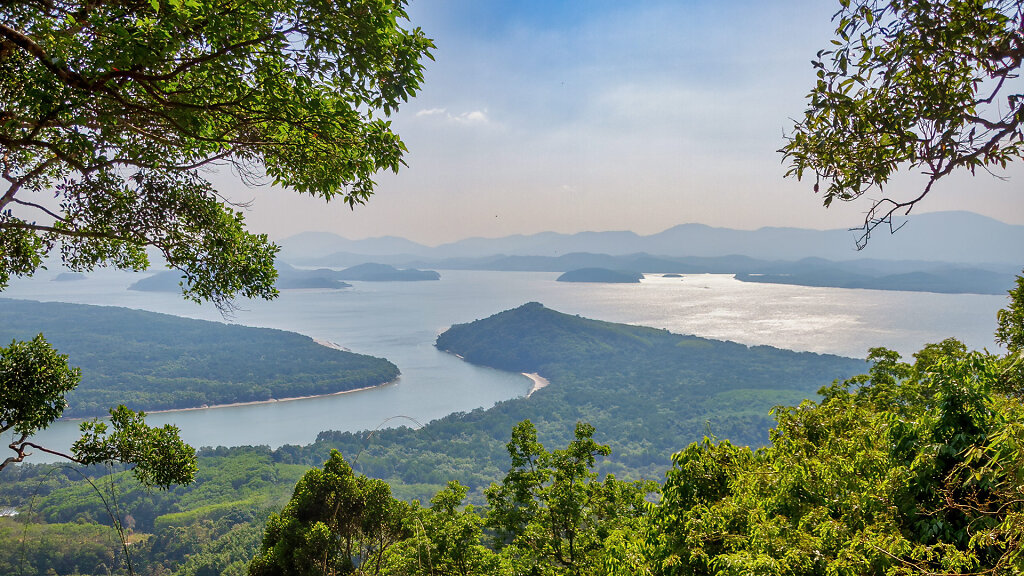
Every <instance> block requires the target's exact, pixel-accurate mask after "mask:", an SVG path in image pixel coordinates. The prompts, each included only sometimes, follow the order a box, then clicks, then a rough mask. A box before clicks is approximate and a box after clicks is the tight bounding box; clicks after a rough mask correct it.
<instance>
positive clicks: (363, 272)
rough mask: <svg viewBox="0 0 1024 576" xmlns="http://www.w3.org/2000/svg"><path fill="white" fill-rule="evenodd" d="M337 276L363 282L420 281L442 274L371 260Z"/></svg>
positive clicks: (436, 278)
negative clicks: (397, 266)
mask: <svg viewBox="0 0 1024 576" xmlns="http://www.w3.org/2000/svg"><path fill="white" fill-rule="evenodd" d="M335 278H338V279H341V280H357V281H361V282H418V281H421V280H440V279H441V275H440V274H438V273H437V272H435V271H433V270H417V269H415V268H395V267H394V266H389V265H387V264H375V263H372V262H369V263H366V264H359V265H358V266H352V267H350V268H345V269H344V270H342V271H341V272H337V273H335Z"/></svg>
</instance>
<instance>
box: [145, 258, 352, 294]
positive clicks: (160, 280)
mask: <svg viewBox="0 0 1024 576" xmlns="http://www.w3.org/2000/svg"><path fill="white" fill-rule="evenodd" d="M276 267H277V273H278V276H277V281H276V282H274V287H275V288H277V289H278V290H303V289H307V290H308V289H313V288H318V289H328V290H339V289H341V288H350V287H351V286H352V285H351V284H349V283H347V282H342V281H341V280H340V279H339V278H337V275H338V271H336V270H331V269H329V268H320V269H317V270H302V269H299V268H294V267H292V266H289V265H287V264H282V263H277V264H276ZM183 280H184V278H183V277H182V275H181V272H178V271H177V270H164V271H163V272H157V273H156V274H153V275H152V276H148V277H146V278H143V279H141V280H139V281H137V282H134V283H133V284H131V285H130V286H128V289H129V290H138V291H140V292H180V291H181V283H182V281H183Z"/></svg>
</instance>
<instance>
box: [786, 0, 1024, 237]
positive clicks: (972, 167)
mask: <svg viewBox="0 0 1024 576" xmlns="http://www.w3.org/2000/svg"><path fill="white" fill-rule="evenodd" d="M840 4H841V9H840V10H839V11H838V12H837V13H836V14H835V16H834V17H833V20H834V21H836V22H837V27H836V35H837V39H835V40H833V41H832V44H833V45H834V47H833V48H832V49H830V50H821V51H819V52H818V54H817V59H816V60H815V61H814V62H813V65H814V67H815V68H816V69H817V76H818V80H817V83H816V84H815V86H814V88H813V89H812V90H811V92H810V94H809V95H808V100H809V107H808V109H807V111H806V112H805V114H804V118H803V120H802V121H800V122H799V123H797V124H796V126H795V127H794V130H793V133H792V134H791V135H790V136H789V137H788V143H787V144H786V145H785V146H784V147H783V148H782V149H781V150H780V152H782V153H783V154H784V156H785V158H786V160H787V161H788V162H789V170H788V172H787V175H788V176H796V177H797V178H798V179H800V178H802V177H803V176H804V175H805V174H806V173H808V172H810V173H813V174H814V176H815V184H814V191H815V192H818V191H819V189H820V186H821V184H822V182H824V184H825V186H826V188H825V191H824V196H823V198H824V204H825V206H826V207H827V206H829V205H830V204H831V203H832V202H833V201H834V200H837V199H838V200H842V201H850V200H854V199H856V198H859V197H861V196H862V195H864V194H866V193H868V192H869V191H871V190H877V191H879V192H883V188H884V186H885V184H886V183H887V182H888V181H889V178H890V177H891V176H892V175H893V174H894V173H895V172H896V171H897V170H899V169H901V168H907V169H911V170H913V169H920V170H921V171H922V172H923V173H924V175H925V176H926V177H927V180H926V182H925V184H924V186H923V188H922V189H920V190H918V191H917V192H915V193H914V194H911V196H910V198H909V199H897V198H896V197H894V196H884V197H883V198H882V199H880V200H876V201H874V203H873V205H872V207H871V209H870V210H869V211H868V212H867V215H866V217H865V220H864V224H863V234H862V235H861V237H860V239H859V240H858V242H857V244H858V247H861V248H862V247H863V246H864V245H865V244H866V242H867V241H868V239H869V237H870V235H871V232H872V231H873V230H874V229H875V228H876V227H878V226H880V225H888V226H890V228H891V227H892V216H893V215H894V214H896V213H897V212H898V211H901V210H902V211H905V213H909V212H910V211H911V210H912V209H913V207H914V206H916V205H917V203H918V202H919V201H921V200H922V199H923V198H924V197H925V196H927V195H928V193H929V192H930V191H931V190H932V187H933V186H934V184H935V183H936V182H937V181H939V180H940V179H942V178H944V177H946V176H948V175H949V174H951V173H953V172H955V171H958V170H966V171H968V172H970V173H971V174H974V173H975V172H976V171H977V170H978V169H981V170H984V171H989V170H990V169H992V168H993V167H1004V168H1005V167H1006V165H1007V164H1008V163H1010V162H1012V161H1014V160H1019V159H1021V158H1022V157H1024V93H1022V91H1021V87H1020V85H1019V82H1018V80H1019V72H1020V69H1021V63H1022V62H1024V0H840ZM1015 82H1017V83H1016V84H1015Z"/></svg>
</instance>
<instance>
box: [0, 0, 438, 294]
mask: <svg viewBox="0 0 1024 576" xmlns="http://www.w3.org/2000/svg"><path fill="white" fill-rule="evenodd" d="M405 4H406V2H405V0H383V1H382V0H356V1H352V2H344V3H335V2H332V1H331V0H254V1H251V2H238V3H227V4H226V3H223V2H217V1H213V0H134V1H128V2H121V1H118V2H111V1H106V0H100V1H88V2H86V1H77V2H76V1H44V0H36V1H29V2H12V1H4V2H2V3H0V6H2V7H3V11H2V12H0V175H2V176H3V180H4V182H5V186H6V188H4V189H0V190H2V192H0V232H2V233H3V235H2V236H0V287H2V286H4V285H6V283H7V282H8V280H9V277H10V275H11V274H15V275H29V274H31V273H32V272H33V271H35V270H36V269H37V268H38V267H39V266H40V265H41V264H42V261H43V257H44V256H45V255H47V254H49V253H50V252H51V251H52V250H54V249H55V248H57V247H59V251H60V254H61V257H62V259H63V261H64V263H65V264H66V265H68V266H70V267H71V268H72V269H75V270H88V269H91V268H93V267H94V266H96V265H99V264H112V265H115V266H118V267H124V268H133V269H137V268H144V267H145V266H146V264H147V258H146V253H145V251H144V248H145V247H146V246H152V247H154V248H156V249H158V250H159V251H160V253H161V254H162V255H163V257H164V258H165V259H166V260H167V262H168V264H169V265H170V266H173V267H175V268H178V269H180V270H181V271H182V272H183V274H184V276H185V280H186V281H185V284H184V291H185V293H186V295H188V296H189V297H192V298H196V299H208V300H213V301H214V302H217V303H220V304H226V303H227V302H228V301H229V299H230V298H231V297H233V296H235V295H237V294H240V295H243V296H256V297H272V296H273V295H274V293H275V292H274V288H273V282H274V277H275V274H274V272H273V257H274V254H275V251H276V250H275V248H274V247H273V246H272V245H271V244H270V243H269V242H268V240H267V238H266V236H263V235H256V234H251V233H248V232H247V231H246V230H245V228H244V221H243V218H242V215H241V214H240V213H239V212H236V211H235V210H233V209H232V207H231V206H230V203H228V202H227V201H226V200H225V199H224V198H223V197H222V196H221V195H219V194H218V192H217V191H216V190H215V189H214V188H213V186H212V184H210V182H208V181H207V180H206V179H205V178H204V177H203V172H202V170H204V169H206V168H209V167H212V166H217V165H220V166H230V167H231V168H234V169H236V170H238V171H239V172H240V173H241V174H242V175H243V176H252V177H257V170H262V171H263V172H264V173H265V175H266V176H267V177H268V178H269V179H271V180H272V181H273V182H275V183H277V184H280V185H282V186H285V187H287V188H291V189H294V190H297V191H299V192H304V193H309V194H313V195H317V196H321V197H323V198H325V199H328V200H330V199H332V198H335V197H340V198H341V199H342V200H343V201H345V202H347V203H349V204H350V205H355V204H357V203H362V202H364V201H365V200H366V199H367V198H368V197H369V196H370V194H371V192H372V187H373V181H372V179H371V176H372V175H373V174H374V173H375V172H377V171H379V170H382V169H391V170H397V169H398V167H399V165H400V164H401V159H402V152H403V151H404V150H405V148H404V145H403V144H402V142H401V140H400V139H399V138H398V136H397V135H395V134H394V133H393V132H392V131H391V127H390V123H389V122H388V121H387V120H386V119H385V117H386V116H387V115H389V114H390V113H391V112H392V111H394V110H395V109H396V108H397V107H398V105H399V103H400V102H401V101H403V100H405V99H407V98H408V97H409V96H411V95H413V94H414V93H415V92H416V90H417V89H418V88H419V84H420V81H421V80H422V70H423V67H422V64H421V59H422V58H423V57H424V56H429V50H430V48H431V47H432V43H431V41H430V40H429V39H427V38H426V37H425V36H424V35H423V33H422V31H420V30H419V29H418V28H417V29H412V30H407V29H405V28H402V27H401V25H400V21H401V20H403V19H405V18H406V13H405V11H404V6H405ZM53 196H55V197H56V202H55V203H54V202H48V200H49V199H50V197H53Z"/></svg>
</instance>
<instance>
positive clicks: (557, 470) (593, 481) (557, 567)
mask: <svg viewBox="0 0 1024 576" xmlns="http://www.w3.org/2000/svg"><path fill="white" fill-rule="evenodd" d="M593 434H594V427H593V426H590V425H589V424H583V423H577V424H576V431H575V438H574V439H573V440H572V441H571V442H569V445H568V446H567V447H566V448H565V449H562V450H555V451H553V452H548V451H546V450H545V449H544V446H543V445H542V444H540V443H539V442H537V431H536V430H535V429H534V427H533V424H531V423H530V421H529V420H524V421H523V422H520V423H519V424H517V425H516V427H515V428H513V429H512V441H511V442H509V443H508V453H509V456H510V457H511V459H512V468H511V469H510V470H509V472H508V474H507V475H506V476H505V479H504V480H503V481H502V483H501V484H492V485H491V487H490V488H488V489H487V492H486V494H487V502H488V504H489V505H490V508H489V509H488V511H487V526H488V527H490V528H492V529H494V531H495V534H496V542H495V544H496V547H497V548H498V549H499V550H501V552H502V555H503V556H504V557H506V558H509V559H511V562H512V564H513V565H516V566H520V567H522V568H526V569H532V570H533V573H535V574H577V575H578V574H589V573H593V572H594V570H595V568H596V567H597V566H599V564H600V558H601V554H600V553H601V550H602V546H603V543H604V539H605V538H607V537H608V535H609V534H610V533H611V531H612V530H613V529H614V528H616V527H620V526H623V525H626V524H627V523H628V522H629V520H631V519H633V518H636V517H638V516H640V515H641V514H642V513H643V512H644V509H645V506H644V504H645V500H644V496H645V495H646V493H647V492H651V491H654V490H656V488H655V484H654V483H653V482H621V481H618V480H616V479H615V477H614V476H612V475H608V476H606V477H605V479H604V481H603V482H601V481H598V480H597V474H596V473H594V472H592V469H593V467H594V464H595V459H596V457H598V456H608V455H609V454H610V453H611V449H610V448H609V447H608V446H605V445H601V444H598V443H597V442H595V441H594V440H593Z"/></svg>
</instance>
